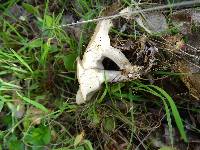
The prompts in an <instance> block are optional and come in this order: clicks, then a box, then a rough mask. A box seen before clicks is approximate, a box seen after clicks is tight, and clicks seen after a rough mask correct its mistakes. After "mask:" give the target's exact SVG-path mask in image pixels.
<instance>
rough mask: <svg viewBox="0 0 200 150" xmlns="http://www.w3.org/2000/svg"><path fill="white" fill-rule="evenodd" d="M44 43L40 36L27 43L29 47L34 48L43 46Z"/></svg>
mask: <svg viewBox="0 0 200 150" xmlns="http://www.w3.org/2000/svg"><path fill="white" fill-rule="evenodd" d="M42 43H43V41H42V39H41V38H38V39H34V40H32V41H30V42H28V44H27V45H28V47H29V48H31V49H32V48H37V47H41V46H42Z"/></svg>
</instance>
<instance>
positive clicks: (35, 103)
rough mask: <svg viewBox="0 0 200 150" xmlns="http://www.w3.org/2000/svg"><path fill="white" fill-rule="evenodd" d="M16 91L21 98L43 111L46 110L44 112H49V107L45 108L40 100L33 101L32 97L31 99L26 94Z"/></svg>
mask: <svg viewBox="0 0 200 150" xmlns="http://www.w3.org/2000/svg"><path fill="white" fill-rule="evenodd" d="M16 93H17V95H18V96H19V97H20V98H21V99H23V100H24V101H25V102H27V103H29V104H31V105H33V106H35V107H36V108H38V109H41V110H42V111H44V112H46V113H47V112H48V109H47V108H45V107H44V106H43V105H42V104H40V103H38V102H36V101H33V100H31V99H29V98H27V97H24V96H22V95H21V94H19V93H18V92H16Z"/></svg>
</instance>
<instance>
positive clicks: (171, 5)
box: [60, 0, 200, 27]
mask: <svg viewBox="0 0 200 150" xmlns="http://www.w3.org/2000/svg"><path fill="white" fill-rule="evenodd" d="M196 4H200V0H194V1H185V2H181V3H175V4H168V5H162V6H157V7H154V8H147V9H142V10H135V11H132V12H131V13H130V12H125V13H121V14H116V15H112V16H106V17H100V18H95V19H90V20H85V21H80V22H74V23H70V24H65V25H61V26H60V27H67V26H74V25H80V24H85V23H89V22H97V21H100V20H104V19H114V18H118V17H121V16H127V15H133V14H139V13H143V12H149V11H155V10H162V9H167V8H172V7H173V8H176V7H184V6H190V5H196Z"/></svg>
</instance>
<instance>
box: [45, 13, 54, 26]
mask: <svg viewBox="0 0 200 150" xmlns="http://www.w3.org/2000/svg"><path fill="white" fill-rule="evenodd" d="M44 20H45V24H46V26H47V27H48V28H50V27H52V25H53V18H52V17H51V16H49V15H45V16H44Z"/></svg>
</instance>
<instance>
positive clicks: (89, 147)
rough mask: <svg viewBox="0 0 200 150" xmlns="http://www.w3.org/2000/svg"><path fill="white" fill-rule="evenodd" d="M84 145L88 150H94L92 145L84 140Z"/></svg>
mask: <svg viewBox="0 0 200 150" xmlns="http://www.w3.org/2000/svg"><path fill="white" fill-rule="evenodd" d="M83 143H84V147H85V149H86V150H94V149H93V147H92V143H91V142H90V141H89V140H84V141H83Z"/></svg>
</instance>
